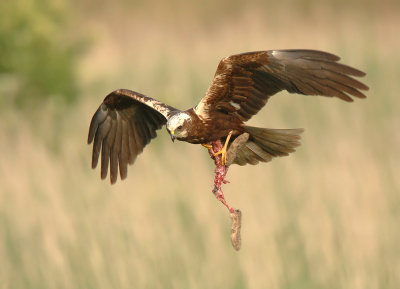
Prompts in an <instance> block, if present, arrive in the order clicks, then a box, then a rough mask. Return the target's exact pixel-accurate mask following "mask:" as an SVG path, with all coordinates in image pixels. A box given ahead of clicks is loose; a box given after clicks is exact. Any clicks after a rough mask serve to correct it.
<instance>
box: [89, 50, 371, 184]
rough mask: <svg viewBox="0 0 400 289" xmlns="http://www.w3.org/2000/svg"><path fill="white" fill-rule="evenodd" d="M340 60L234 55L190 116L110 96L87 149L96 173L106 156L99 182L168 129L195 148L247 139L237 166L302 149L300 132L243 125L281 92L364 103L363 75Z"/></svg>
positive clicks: (122, 93) (127, 95)
mask: <svg viewBox="0 0 400 289" xmlns="http://www.w3.org/2000/svg"><path fill="white" fill-rule="evenodd" d="M339 59H340V58H339V57H337V56H335V55H333V54H330V53H326V52H322V51H315V50H269V51H258V52H248V53H243V54H237V55H232V56H229V57H226V58H224V59H222V60H221V61H220V63H219V65H218V68H217V71H216V73H215V76H214V80H213V81H212V83H211V85H210V87H209V89H208V90H207V92H206V95H205V96H204V97H203V98H202V99H201V101H200V102H199V104H198V105H196V106H195V107H193V108H190V109H188V110H185V111H181V110H178V109H176V108H173V107H171V106H169V105H167V104H165V103H162V102H160V101H157V100H156V99H153V98H151V97H148V96H145V95H143V94H140V93H137V92H134V91H131V90H127V89H119V90H116V91H114V92H112V93H110V94H109V95H108V96H107V97H106V98H105V99H104V101H103V103H102V104H101V105H100V107H99V109H98V110H97V111H96V113H95V115H94V116H93V118H92V121H91V124H90V129H89V137H88V143H91V142H92V141H93V140H94V144H93V156H92V167H93V168H95V167H96V166H97V162H98V158H99V156H100V152H101V178H102V179H104V178H105V177H106V176H107V171H108V167H110V175H111V183H115V182H116V180H117V175H118V169H119V171H120V175H121V179H124V178H126V176H127V164H128V163H129V164H133V163H134V161H135V159H136V157H137V155H138V154H140V153H141V152H142V151H143V148H144V147H145V146H146V145H147V144H148V143H149V142H150V140H151V139H152V138H154V137H156V130H158V129H160V128H161V127H162V126H163V125H164V124H166V128H167V130H168V132H169V133H170V134H171V137H172V139H178V140H181V141H186V142H189V143H193V144H200V143H201V144H204V143H210V142H213V141H217V140H223V141H225V139H226V138H227V136H228V134H229V133H230V132H232V138H231V140H230V142H233V141H234V140H235V138H236V137H237V136H239V135H242V134H243V133H247V134H248V135H249V137H248V140H247V141H246V143H245V144H244V145H242V146H241V147H240V148H239V149H238V150H237V154H236V158H235V159H234V160H233V163H236V164H239V165H245V164H257V163H258V162H259V161H261V162H268V161H270V160H271V159H272V158H273V157H276V156H284V155H288V154H289V153H290V152H293V151H294V150H295V147H297V146H298V145H300V142H299V139H300V133H301V132H302V131H303V130H302V129H287V130H276V129H264V128H254V127H249V126H246V125H245V122H246V121H247V120H249V119H250V118H251V117H252V116H253V115H255V114H257V113H258V112H259V111H260V110H261V109H262V108H263V107H264V105H265V104H266V103H267V102H268V99H269V98H270V97H271V96H272V95H274V94H276V93H277V92H279V91H281V90H287V91H288V92H290V93H298V94H305V95H321V96H330V97H338V98H340V99H342V100H344V101H348V102H350V101H353V99H352V98H351V97H358V98H365V97H366V96H365V95H364V94H363V93H362V92H361V91H362V90H368V87H367V86H366V85H365V84H363V83H361V82H360V81H358V80H356V79H355V78H354V77H361V76H364V75H365V73H364V72H362V71H360V70H357V69H355V68H352V67H349V66H346V65H343V64H340V63H338V61H339Z"/></svg>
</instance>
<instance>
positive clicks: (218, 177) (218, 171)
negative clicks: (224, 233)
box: [208, 140, 235, 213]
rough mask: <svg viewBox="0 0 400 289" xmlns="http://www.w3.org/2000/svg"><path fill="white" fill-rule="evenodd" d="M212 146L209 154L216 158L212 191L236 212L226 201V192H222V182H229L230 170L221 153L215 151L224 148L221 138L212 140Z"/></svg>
mask: <svg viewBox="0 0 400 289" xmlns="http://www.w3.org/2000/svg"><path fill="white" fill-rule="evenodd" d="M211 144H212V148H211V149H209V151H208V152H209V154H210V156H211V158H213V159H214V163H215V166H216V167H215V178H214V189H213V190H212V192H213V193H214V195H215V197H216V198H217V200H219V201H220V202H221V203H223V204H224V205H225V206H226V207H227V208H228V210H229V212H230V213H234V212H235V209H234V208H232V207H231V206H229V204H228V203H227V202H226V200H225V197H224V193H223V192H222V189H221V186H222V184H226V183H228V181H227V180H226V179H225V177H226V173H227V171H228V167H226V166H225V165H224V164H222V156H220V154H216V153H215V151H221V150H222V149H223V147H222V143H221V141H220V140H217V141H213V142H211Z"/></svg>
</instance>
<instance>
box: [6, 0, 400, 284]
mask: <svg viewBox="0 0 400 289" xmlns="http://www.w3.org/2000/svg"><path fill="white" fill-rule="evenodd" d="M399 36H400V2H399V1H397V0H393V1H389V0H385V1H375V0H351V1H349V0H348V1H344V0H343V1H341V0H336V1H327V0H325V1H312V0H299V1H289V0H281V1H261V0H252V1H227V0H225V1H213V0H203V1H185V0H170V1H128V0H126V1H124V0H119V1H106V0H100V1H98V0H96V1H95V0H80V1H75V0H73V1H68V0H19V1H1V2H0V152H1V155H0V158H1V159H0V288H2V289H3V288H4V289H5V288H13V289H17V288H41V289H45V288H96V289H101V288H107V289H108V288H287V289H289V288H290V289H291V288H296V289H298V288H307V289H312V288H352V289H358V288H363V289H368V288H371V289H372V288H380V289H381V288H388V289H390V288H393V289H397V288H400V245H399V244H400V177H399V170H400V165H399V164H400V150H399V147H400V132H399V128H400V113H399V109H400V100H399V95H398V93H399V91H400V82H399V77H400V56H399V51H400V37H399ZM279 48H312V49H319V50H325V51H329V52H332V53H334V54H337V55H339V56H341V57H342V60H343V62H344V63H346V64H349V65H351V66H354V67H357V68H359V69H361V70H364V71H366V72H367V74H368V75H367V77H366V78H364V79H363V81H364V82H365V83H367V84H368V85H369V86H370V88H371V89H370V91H369V92H368V98H367V99H366V100H359V99H357V100H356V101H355V102H354V103H352V104H349V103H345V102H343V101H341V100H338V99H328V98H323V97H312V96H309V97H306V96H299V95H288V94H287V93H284V92H282V93H279V94H278V95H276V96H274V97H273V98H272V99H271V100H270V102H269V103H268V105H267V106H266V107H265V109H263V110H262V112H261V113H259V115H257V116H256V117H255V118H254V119H252V120H251V121H250V124H252V125H256V126H262V127H271V128H297V127H303V128H305V129H306V131H305V133H304V134H303V140H302V146H301V147H300V148H299V149H298V151H297V152H296V153H295V154H293V155H291V156H290V157H285V158H280V159H275V160H274V161H272V162H271V163H269V164H261V165H258V166H255V167H253V166H246V167H238V166H232V167H231V169H230V171H229V174H228V179H229V180H231V184H229V185H226V186H224V192H225V195H226V197H227V199H228V200H229V202H230V203H231V204H232V205H233V206H235V207H238V208H240V209H241V210H242V212H243V230H242V234H243V243H242V249H241V251H239V252H236V251H234V250H233V248H232V247H231V244H230V218H229V215H228V213H227V211H226V209H225V208H224V207H223V206H222V205H221V204H220V203H219V202H217V201H216V200H215V198H214V196H213V194H212V193H211V189H212V182H213V163H212V161H211V160H210V158H209V156H208V154H207V152H206V150H205V149H204V148H202V147H201V146H194V145H189V144H186V143H179V142H175V143H174V144H172V143H171V141H170V139H169V136H168V134H167V133H166V132H165V130H163V131H160V133H159V137H158V138H157V139H155V140H154V141H153V142H152V143H151V145H149V146H148V147H146V149H145V151H144V153H143V154H142V155H141V156H140V157H139V158H138V160H137V161H136V163H135V165H134V166H133V167H130V168H129V173H128V174H129V175H128V179H127V180H125V181H124V182H121V181H119V182H118V183H117V184H116V185H114V186H111V185H110V184H109V181H108V180H107V181H101V180H100V172H99V170H91V169H90V157H91V147H89V146H88V145H87V144H86V139H87V130H88V125H89V122H90V119H91V116H92V114H93V112H94V111H95V110H96V109H97V107H98V105H99V104H100V103H101V101H102V99H103V98H104V96H105V95H106V94H107V93H109V92H110V91H112V90H114V89H117V88H129V89H132V90H136V91H139V92H142V93H144V94H147V95H149V96H152V97H155V98H158V99H159V100H161V101H164V102H167V103H169V104H170V105H173V106H175V107H178V108H181V109H186V108H189V107H191V106H193V105H195V104H197V102H198V101H199V99H200V98H201V97H202V96H203V95H204V93H205V91H206V89H207V87H208V85H209V83H210V82H211V80H212V78H213V75H214V72H215V69H216V67H217V64H218V62H219V60H220V59H221V58H223V57H225V56H228V55H231V54H234V53H239V52H245V51H253V50H264V49H279Z"/></svg>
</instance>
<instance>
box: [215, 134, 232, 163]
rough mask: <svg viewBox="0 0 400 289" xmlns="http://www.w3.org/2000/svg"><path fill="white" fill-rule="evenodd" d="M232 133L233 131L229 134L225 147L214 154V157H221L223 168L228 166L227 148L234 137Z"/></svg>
mask: <svg viewBox="0 0 400 289" xmlns="http://www.w3.org/2000/svg"><path fill="white" fill-rule="evenodd" d="M232 132H233V131H232V130H231V131H230V132H229V134H228V136H227V137H226V141H225V144H224V147H223V148H222V149H221V150H219V151H218V152H216V153H215V154H214V156H218V155H221V164H222V165H223V166H224V165H225V164H226V151H227V148H228V144H229V140H230V139H231V136H232Z"/></svg>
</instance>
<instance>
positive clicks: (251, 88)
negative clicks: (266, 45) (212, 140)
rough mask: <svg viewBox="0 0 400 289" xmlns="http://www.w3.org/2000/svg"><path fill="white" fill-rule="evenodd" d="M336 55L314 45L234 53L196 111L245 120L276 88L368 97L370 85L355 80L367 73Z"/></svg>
mask: <svg viewBox="0 0 400 289" xmlns="http://www.w3.org/2000/svg"><path fill="white" fill-rule="evenodd" d="M339 60H340V58H339V57H337V56H336V55H333V54H330V53H326V52H322V51H315V50H269V51H258V52H248V53H243V54H237V55H232V56H229V57H227V58H224V59H222V60H221V62H220V63H219V65H218V68H217V71H216V73H215V77H214V80H213V82H212V83H211V86H210V87H209V89H208V91H207V93H206V95H205V96H204V98H203V99H202V100H201V101H200V103H199V104H198V105H197V106H196V108H195V111H196V113H197V114H198V115H199V116H200V117H202V118H209V117H210V116H211V115H212V114H213V113H214V112H216V111H223V112H225V113H228V114H233V115H235V116H237V117H238V118H239V119H241V120H242V121H246V120H249V119H250V118H251V117H252V116H253V115H255V114H256V113H257V112H258V111H259V110H260V109H261V108H262V107H263V106H264V105H265V104H266V103H267V101H268V99H269V98H270V97H271V96H272V95H274V94H275V93H277V92H279V91H281V90H287V91H288V92H290V93H300V94H306V95H324V96H336V97H339V98H340V99H343V100H345V101H353V99H352V98H351V97H350V96H355V97H359V98H365V97H366V96H365V95H364V94H363V93H362V92H360V90H368V86H366V85H365V84H363V83H361V82H359V81H358V80H356V79H354V78H353V77H352V76H356V77H361V76H364V75H365V73H364V72H362V71H359V70H357V69H355V68H352V67H349V66H346V65H343V64H340V63H338V62H337V61H339Z"/></svg>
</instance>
